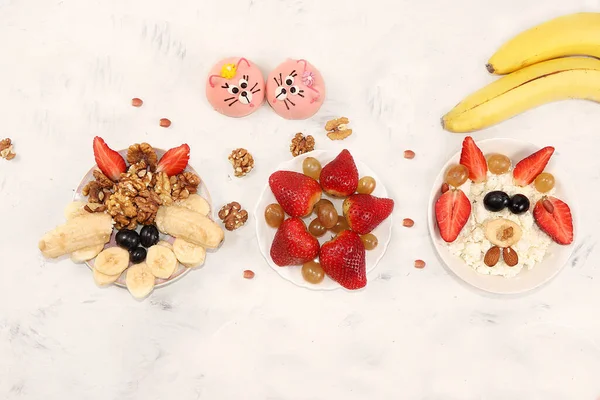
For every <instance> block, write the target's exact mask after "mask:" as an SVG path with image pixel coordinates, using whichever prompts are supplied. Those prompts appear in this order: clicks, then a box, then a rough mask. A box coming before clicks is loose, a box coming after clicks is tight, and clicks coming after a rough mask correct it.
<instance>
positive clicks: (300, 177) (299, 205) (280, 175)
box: [269, 171, 322, 217]
mask: <svg viewBox="0 0 600 400" xmlns="http://www.w3.org/2000/svg"><path fill="white" fill-rule="evenodd" d="M269 186H270V187H271V191H272V192H273V194H274V195H275V198H276V199H277V202H278V203H279V204H280V205H281V207H283V210H284V211H285V212H286V213H287V214H288V215H289V216H290V217H304V216H307V215H309V214H310V213H311V212H312V209H313V206H314V205H315V203H316V202H317V201H319V200H321V194H322V191H321V186H319V183H318V182H317V181H315V180H314V179H313V178H311V177H308V176H306V175H304V174H301V173H298V172H292V171H276V172H274V173H273V174H271V176H270V177H269Z"/></svg>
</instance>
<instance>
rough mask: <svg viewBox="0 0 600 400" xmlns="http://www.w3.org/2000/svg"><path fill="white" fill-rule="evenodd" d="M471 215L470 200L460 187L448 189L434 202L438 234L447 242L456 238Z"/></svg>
mask: <svg viewBox="0 0 600 400" xmlns="http://www.w3.org/2000/svg"><path fill="white" fill-rule="evenodd" d="M470 215H471V202H470V201H469V199H468V198H467V196H466V195H465V194H464V192H463V191H462V190H460V189H456V190H448V191H447V192H446V193H444V194H443V195H441V196H440V198H439V199H438V201H437V202H436V203H435V219H436V220H437V224H438V227H439V229H440V235H441V236H442V239H444V240H445V241H446V242H448V243H452V242H454V241H455V240H456V238H457V237H458V235H459V234H460V231H462V229H463V228H464V227H465V225H466V223H467V221H468V220H469V216H470Z"/></svg>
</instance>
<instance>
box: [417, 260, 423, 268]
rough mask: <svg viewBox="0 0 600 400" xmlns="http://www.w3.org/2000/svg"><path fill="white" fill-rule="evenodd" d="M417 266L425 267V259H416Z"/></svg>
mask: <svg viewBox="0 0 600 400" xmlns="http://www.w3.org/2000/svg"><path fill="white" fill-rule="evenodd" d="M415 268H419V269H421V268H425V261H423V260H415Z"/></svg>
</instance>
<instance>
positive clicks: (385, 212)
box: [342, 194, 394, 235]
mask: <svg viewBox="0 0 600 400" xmlns="http://www.w3.org/2000/svg"><path fill="white" fill-rule="evenodd" d="M342 210H343V212H344V217H346V221H348V225H349V226H350V229H352V230H353V231H354V232H356V233H359V234H361V235H364V234H367V233H369V232H371V231H372V230H373V229H375V228H377V227H378V226H379V224H381V223H382V222H383V221H384V220H385V219H386V218H387V217H389V216H390V214H391V213H392V211H393V210H394V200H392V199H385V198H379V197H375V196H371V195H370V194H353V195H352V196H350V197H348V198H347V199H346V200H344V204H343V205H342Z"/></svg>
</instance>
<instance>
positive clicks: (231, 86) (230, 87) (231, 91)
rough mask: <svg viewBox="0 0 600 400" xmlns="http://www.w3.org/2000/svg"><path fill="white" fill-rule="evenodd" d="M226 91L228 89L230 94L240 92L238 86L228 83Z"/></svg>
mask: <svg viewBox="0 0 600 400" xmlns="http://www.w3.org/2000/svg"><path fill="white" fill-rule="evenodd" d="M227 91H228V92H229V93H231V94H238V93H239V92H240V88H238V87H237V86H235V85H230V86H229V87H228V88H227Z"/></svg>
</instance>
